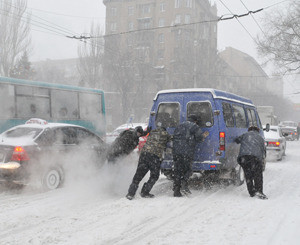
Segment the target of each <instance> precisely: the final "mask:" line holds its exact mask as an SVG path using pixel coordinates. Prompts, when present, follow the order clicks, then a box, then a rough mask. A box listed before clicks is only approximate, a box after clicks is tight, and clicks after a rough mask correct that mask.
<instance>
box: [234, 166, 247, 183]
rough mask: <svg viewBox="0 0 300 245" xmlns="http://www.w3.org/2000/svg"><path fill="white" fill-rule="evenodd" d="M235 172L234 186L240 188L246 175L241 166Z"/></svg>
mask: <svg viewBox="0 0 300 245" xmlns="http://www.w3.org/2000/svg"><path fill="white" fill-rule="evenodd" d="M234 170H235V174H234V175H235V176H234V179H233V181H234V184H235V185H236V186H240V185H242V184H244V182H245V174H244V171H243V168H242V167H241V166H240V165H238V167H237V168H235V169H234Z"/></svg>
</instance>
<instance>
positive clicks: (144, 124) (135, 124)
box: [115, 123, 148, 130]
mask: <svg viewBox="0 0 300 245" xmlns="http://www.w3.org/2000/svg"><path fill="white" fill-rule="evenodd" d="M137 126H142V127H147V126H148V124H147V123H126V124H122V125H121V126H119V127H117V128H116V129H115V130H118V129H123V128H124V129H127V128H135V127H137Z"/></svg>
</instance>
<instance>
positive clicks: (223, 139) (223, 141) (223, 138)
mask: <svg viewBox="0 0 300 245" xmlns="http://www.w3.org/2000/svg"><path fill="white" fill-rule="evenodd" d="M220 151H225V133H224V132H220Z"/></svg>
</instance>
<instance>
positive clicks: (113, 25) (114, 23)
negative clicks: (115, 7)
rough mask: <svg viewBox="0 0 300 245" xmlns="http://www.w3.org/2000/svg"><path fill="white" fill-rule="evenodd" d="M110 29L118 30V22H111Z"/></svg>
mask: <svg viewBox="0 0 300 245" xmlns="http://www.w3.org/2000/svg"><path fill="white" fill-rule="evenodd" d="M110 30H111V31H116V30H117V23H116V22H112V23H110Z"/></svg>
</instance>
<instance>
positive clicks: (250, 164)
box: [235, 126, 267, 199]
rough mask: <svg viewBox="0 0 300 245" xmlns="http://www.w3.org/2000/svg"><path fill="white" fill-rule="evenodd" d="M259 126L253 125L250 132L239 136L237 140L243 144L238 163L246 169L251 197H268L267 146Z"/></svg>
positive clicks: (249, 129)
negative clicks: (265, 184) (265, 182)
mask: <svg viewBox="0 0 300 245" xmlns="http://www.w3.org/2000/svg"><path fill="white" fill-rule="evenodd" d="M259 130H260V129H259V128H258V127H256V126H251V127H249V128H248V132H247V133H245V134H243V135H241V136H239V137H237V138H236V139H235V142H236V143H238V144H241V147H240V152H239V156H238V163H239V164H240V165H241V167H242V168H243V170H244V174H245V178H246V183H247V189H248V192H249V194H250V196H251V197H254V196H257V197H259V198H261V199H267V196H266V195H265V194H263V173H262V172H263V160H264V158H265V156H266V147H265V141H264V139H263V137H262V136H261V135H260V134H259Z"/></svg>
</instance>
